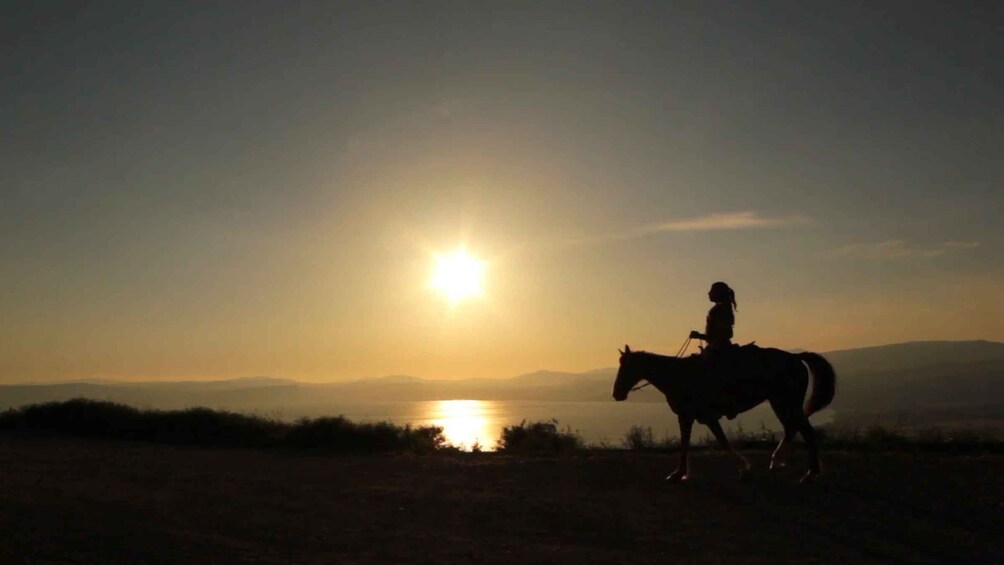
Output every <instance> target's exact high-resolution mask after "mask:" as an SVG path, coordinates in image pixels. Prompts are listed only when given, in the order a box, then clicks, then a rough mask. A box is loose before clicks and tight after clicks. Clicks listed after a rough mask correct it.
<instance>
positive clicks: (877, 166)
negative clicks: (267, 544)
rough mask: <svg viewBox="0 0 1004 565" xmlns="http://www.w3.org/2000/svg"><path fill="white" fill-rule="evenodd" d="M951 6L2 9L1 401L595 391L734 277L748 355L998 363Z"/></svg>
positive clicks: (1002, 196)
mask: <svg viewBox="0 0 1004 565" xmlns="http://www.w3.org/2000/svg"><path fill="white" fill-rule="evenodd" d="M954 4H955V3H922V2H909V3H906V2H903V3H895V2H880V3H876V2H853V1H852V2H840V3H832V2H828V3H812V2H790V3H789V2H762V3H761V2H747V3H719V2H664V3H649V2H577V3H568V2H528V3H523V2H499V3H481V2H455V3H454V2H414V3H399V2H357V3H353V2H338V3H322V2H303V3H296V2H253V1H242V2H220V3H209V2H183V1H176V2H162V3H153V2H151V3H145V2H96V3H92V2H38V3H34V2H7V3H4V5H3V7H2V8H0V11H2V13H3V18H2V22H0V44H2V50H0V72H2V76H3V77H4V88H3V89H0V126H2V131H3V132H4V134H3V136H0V159H2V162H0V289H2V291H0V311H2V312H3V315H2V316H0V382H8V383H12V382H25V383H32V382H46V381H55V380H66V379H83V378H112V379H126V380H166V379H215V378H233V377H243V376H256V375H270V376H280V377H288V378H294V379H299V380H304V381H325V380H342V379H355V378H362V377H369V376H380V375H388V374H407V375H416V376H420V377H427V378H461V377H507V376H514V375H517V374H520V373H525V372H530V371H535V370H538V369H552V370H565V371H584V370H590V369H595V368H599V367H609V366H613V365H615V364H616V360H617V357H616V355H617V348H618V347H622V346H623V345H624V344H625V343H627V344H630V345H631V346H632V348H635V349H639V348H643V349H648V350H651V351H657V352H664V353H667V354H672V353H674V352H675V351H676V350H677V348H678V347H679V346H680V344H681V343H682V342H683V340H684V339H685V338H686V336H687V334H688V333H689V331H690V330H692V329H701V328H702V327H703V324H704V317H705V315H706V313H707V310H708V308H709V307H710V306H711V304H710V303H709V302H708V300H707V290H708V287H709V286H710V285H711V283H713V282H715V281H718V280H722V281H726V282H727V283H728V284H730V285H731V286H732V288H733V289H735V291H736V298H737V302H738V311H737V313H736V328H735V334H736V335H735V341H737V342H742V343H746V342H749V341H754V340H755V341H756V342H757V343H758V344H760V345H766V346H773V347H780V348H786V349H794V348H800V349H809V350H815V351H829V350H835V349H846V348H854V347H861V346H869V345H879V344H886V343H895V342H901V341H910V340H929V339H989V340H995V341H1004V301H1002V300H1001V298H1002V296H1004V253H1002V248H1001V242H1002V241H1004V222H1001V217H1002V212H1004V186H1002V185H1004V106H1002V104H1001V103H1000V100H1002V99H1004V65H1001V64H1000V54H1001V53H1002V52H1004V33H1002V28H1004V8H1002V7H1001V5H1000V4H999V3H995V2H987V3H979V2H977V3H966V5H965V6H962V5H954ZM958 4H961V3H958ZM460 247H463V248H465V249H466V251H467V253H468V254H470V255H471V256H473V257H477V258H479V259H480V260H482V261H483V262H484V263H483V265H484V280H483V282H482V291H483V292H482V293H481V295H479V296H474V297H472V298H469V299H467V300H462V301H458V302H456V303H454V302H451V301H450V300H448V299H446V297H444V296H443V295H442V294H441V293H437V292H436V291H435V290H434V289H432V288H431V287H430V283H429V281H430V279H431V278H432V277H434V276H435V268H436V267H435V266H436V264H437V257H441V256H443V255H444V254H448V253H450V252H451V251H453V250H455V249H458V248H460Z"/></svg>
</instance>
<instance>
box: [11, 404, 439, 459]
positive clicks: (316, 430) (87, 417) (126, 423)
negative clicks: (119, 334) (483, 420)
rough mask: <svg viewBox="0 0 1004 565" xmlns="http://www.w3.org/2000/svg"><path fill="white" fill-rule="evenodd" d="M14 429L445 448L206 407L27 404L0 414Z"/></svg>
mask: <svg viewBox="0 0 1004 565" xmlns="http://www.w3.org/2000/svg"><path fill="white" fill-rule="evenodd" d="M18 430H20V431H42V432H49V433H54V434H57V435H68V436H74V437H96V438H108V439H124V440H138V441H149V442H154V443H167V444H174V445H204V446H213V447H266V446H281V447H294V448H320V449H326V450H331V451H435V450H437V449H441V448H442V447H444V445H445V439H444V437H443V429H442V428H437V427H419V428H413V427H411V426H404V427H401V426H396V425H394V424H391V423H389V422H379V423H375V424H370V423H354V422H351V421H349V420H347V419H346V418H344V417H342V416H338V417H335V418H318V419H315V420H310V419H302V420H300V421H298V422H296V423H295V424H288V423H284V422H279V421H275V420H268V419H265V418H260V417H257V416H248V415H245V414H236V413H233V412H226V411H222V410H212V409H209V408H189V409H187V410H169V411H160V410H138V409H136V408H132V407H129V406H124V405H122V404H115V403H113V402H105V401H99V400H87V399H82V398H77V399H73V400H67V401H65V402H47V403H44V404H33V405H30V406H24V407H22V408H17V409H12V410H7V411H6V412H4V413H2V414H0V431H18Z"/></svg>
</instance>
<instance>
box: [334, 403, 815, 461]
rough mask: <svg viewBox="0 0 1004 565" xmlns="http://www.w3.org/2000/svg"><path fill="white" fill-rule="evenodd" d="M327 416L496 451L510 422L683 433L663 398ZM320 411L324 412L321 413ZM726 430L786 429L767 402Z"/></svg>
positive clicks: (413, 407)
mask: <svg viewBox="0 0 1004 565" xmlns="http://www.w3.org/2000/svg"><path fill="white" fill-rule="evenodd" d="M324 412H325V413H326V415H330V414H333V413H334V414H342V415H344V416H345V417H347V418H349V419H350V420H353V421H367V422H373V421H383V420H387V421H390V422H393V423H395V424H399V425H404V424H412V425H414V426H429V425H432V426H442V427H443V434H444V435H445V436H446V439H447V441H448V442H450V443H451V444H453V445H457V446H460V447H462V448H465V449H470V447H471V446H472V445H474V444H475V443H477V444H478V445H480V446H481V447H482V448H483V449H494V447H495V445H496V444H497V442H498V440H499V438H500V437H501V435H502V428H503V427H505V426H507V425H512V424H519V423H520V422H521V421H523V420H526V421H527V422H537V421H547V420H551V419H552V418H553V419H557V420H558V426H559V427H560V428H561V429H563V430H564V429H566V428H570V429H571V430H572V431H575V432H577V433H578V434H579V435H581V436H582V438H583V439H584V440H585V441H586V442H587V443H591V444H604V443H605V444H607V445H610V446H611V447H620V446H621V445H622V440H623V438H624V436H625V434H627V432H628V430H629V429H630V428H631V427H632V426H642V427H651V428H652V432H653V435H654V436H655V438H656V440H662V439H663V438H666V437H670V438H675V437H678V435H679V429H678V426H677V421H676V415H675V414H673V413H672V412H671V411H670V410H669V407H668V406H666V404H664V403H658V402H613V401H610V402H543V401H542V402H528V401H501V400H433V401H421V402H365V403H355V404H344V405H336V406H327V407H325V410H324ZM317 415H320V414H317ZM832 419H833V411H832V410H824V411H822V412H820V413H819V414H816V415H815V416H813V418H812V422H813V424H815V425H819V424H822V423H826V422H828V421H831V420H832ZM722 427H724V428H725V431H726V432H727V433H728V432H730V431H731V432H735V431H737V430H739V429H740V427H741V428H742V429H744V430H746V431H747V432H751V431H757V430H760V429H761V428H765V429H767V430H771V431H779V430H780V429H781V427H780V424H779V423H778V421H777V418H776V417H775V416H774V413H773V412H772V411H771V410H770V407H769V406H767V405H766V404H764V405H761V406H759V407H757V408H755V409H754V410H751V411H749V412H746V413H744V414H741V415H739V417H737V418H736V419H735V420H731V421H729V420H725V419H723V420H722ZM705 435H709V436H710V432H708V430H707V428H705V427H704V426H701V425H698V426H695V428H694V439H701V438H703V437H704V436H705Z"/></svg>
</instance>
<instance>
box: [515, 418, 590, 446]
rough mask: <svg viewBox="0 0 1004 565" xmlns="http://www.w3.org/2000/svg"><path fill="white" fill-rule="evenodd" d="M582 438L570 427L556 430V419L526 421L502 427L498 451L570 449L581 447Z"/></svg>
mask: <svg viewBox="0 0 1004 565" xmlns="http://www.w3.org/2000/svg"><path fill="white" fill-rule="evenodd" d="M583 445H584V444H583V441H582V438H581V437H579V435H578V434H576V433H573V432H572V431H571V430H570V429H566V430H565V431H563V432H562V431H559V430H558V421H557V420H550V421H548V422H533V423H530V424H527V423H526V420H523V421H522V422H520V424H519V425H518V426H517V425H513V426H506V427H505V428H503V429H502V439H501V440H499V451H505V452H510V453H530V452H554V451H572V450H575V449H581V448H582V447H583Z"/></svg>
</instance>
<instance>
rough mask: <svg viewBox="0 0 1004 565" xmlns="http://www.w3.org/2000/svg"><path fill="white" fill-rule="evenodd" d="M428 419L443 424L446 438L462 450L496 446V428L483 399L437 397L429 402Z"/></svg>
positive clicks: (488, 405) (493, 447) (439, 424)
mask: <svg viewBox="0 0 1004 565" xmlns="http://www.w3.org/2000/svg"><path fill="white" fill-rule="evenodd" d="M429 412H430V413H429V415H428V419H427V421H428V422H429V424H431V425H433V426H442V428H443V436H445V437H446V441H447V442H448V443H450V444H452V445H455V446H457V447H459V448H460V449H463V450H465V451H470V450H471V449H472V448H473V447H474V446H475V445H477V446H478V447H479V448H480V449H483V450H486V451H487V450H492V449H495V442H496V441H497V439H498V430H496V429H493V426H492V418H491V413H492V409H491V403H489V402H485V401H483V400H438V401H436V402H433V403H431V406H430V407H429Z"/></svg>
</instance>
